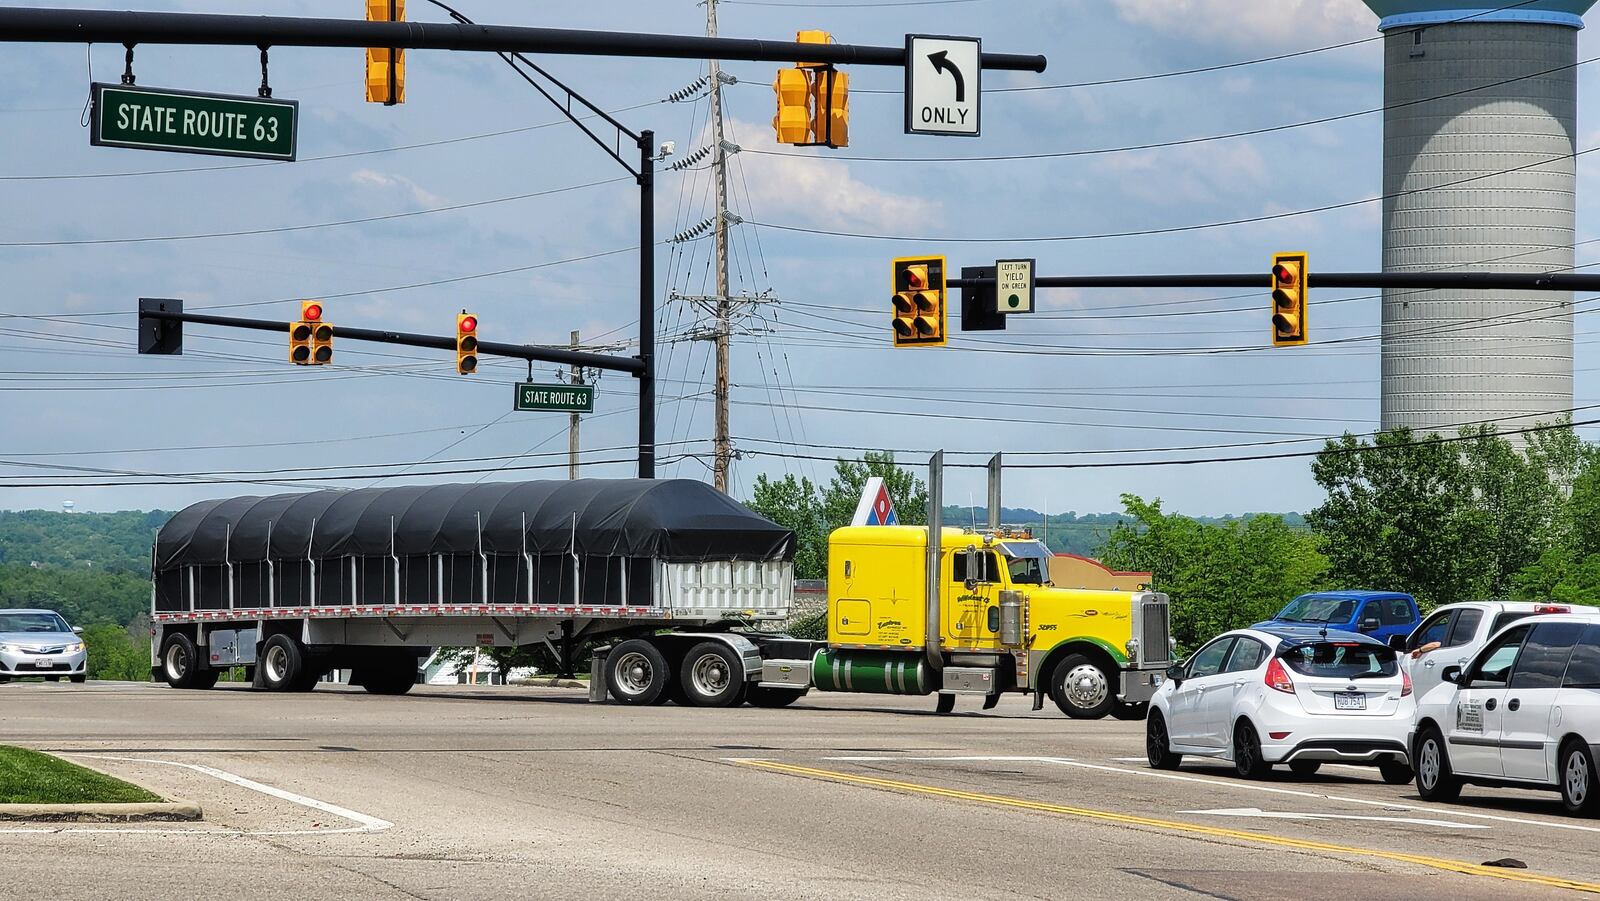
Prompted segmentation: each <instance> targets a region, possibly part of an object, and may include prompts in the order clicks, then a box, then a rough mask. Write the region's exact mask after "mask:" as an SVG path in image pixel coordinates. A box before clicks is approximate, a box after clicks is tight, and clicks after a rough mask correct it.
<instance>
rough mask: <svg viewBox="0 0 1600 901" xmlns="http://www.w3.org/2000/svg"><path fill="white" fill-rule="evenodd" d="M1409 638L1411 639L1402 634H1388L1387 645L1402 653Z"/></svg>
mask: <svg viewBox="0 0 1600 901" xmlns="http://www.w3.org/2000/svg"><path fill="white" fill-rule="evenodd" d="M1410 640H1411V639H1409V638H1407V637H1406V636H1404V635H1390V636H1389V647H1390V648H1392V649H1393V650H1396V651H1399V652H1400V653H1402V654H1403V653H1405V651H1406V644H1407V643H1409V642H1410Z"/></svg>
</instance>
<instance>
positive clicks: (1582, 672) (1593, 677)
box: [1561, 625, 1600, 688]
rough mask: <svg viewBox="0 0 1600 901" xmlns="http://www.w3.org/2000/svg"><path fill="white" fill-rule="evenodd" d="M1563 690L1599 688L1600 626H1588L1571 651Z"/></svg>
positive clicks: (1563, 681)
mask: <svg viewBox="0 0 1600 901" xmlns="http://www.w3.org/2000/svg"><path fill="white" fill-rule="evenodd" d="M1561 685H1562V687H1563V688H1600V625H1594V626H1589V627H1587V628H1585V629H1584V630H1583V636H1582V637H1581V638H1579V639H1578V646H1577V647H1575V648H1573V649H1572V659H1570V660H1569V661H1567V674H1566V678H1564V679H1563V680H1562V682H1561Z"/></svg>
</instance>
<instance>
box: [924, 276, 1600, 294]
mask: <svg viewBox="0 0 1600 901" xmlns="http://www.w3.org/2000/svg"><path fill="white" fill-rule="evenodd" d="M1271 283H1272V275H1271V274H1270V273H1266V272H1245V273H1223V274H1211V275H1207V274H1190V275H1045V276H1040V277H1038V278H1036V279H1034V284H1035V285H1037V286H1038V287H1040V288H1264V287H1271ZM947 284H948V285H949V286H950V287H952V288H989V287H993V286H994V284H995V280H994V279H993V278H992V277H990V278H953V279H950V280H949V281H948V282H947ZM1306 287H1307V288H1311V289H1316V288H1416V289H1420V290H1430V289H1455V290H1480V291H1508V290H1510V291H1600V275H1574V274H1571V273H1561V272H1532V273H1517V272H1312V273H1311V274H1309V275H1307V276H1306Z"/></svg>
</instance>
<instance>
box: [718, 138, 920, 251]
mask: <svg viewBox="0 0 1600 901" xmlns="http://www.w3.org/2000/svg"><path fill="white" fill-rule="evenodd" d="M735 129H736V133H737V134H738V135H739V136H740V141H739V144H740V146H741V147H743V148H745V149H746V150H777V151H781V152H784V153H795V154H800V155H796V156H769V155H767V154H763V153H746V154H742V155H741V156H740V160H739V161H740V162H741V163H742V164H743V165H744V167H745V169H746V170H747V172H748V175H749V191H750V202H751V205H752V207H754V212H755V214H756V218H757V219H761V220H766V221H773V222H800V221H803V222H805V223H807V224H810V225H825V226H833V227H837V226H852V227H871V228H893V227H899V228H905V227H907V224H908V223H915V222H918V221H928V220H930V219H931V218H932V217H934V216H936V215H938V213H939V204H938V203H935V202H930V201H926V200H923V199H922V198H919V197H912V196H909V195H906V194H896V193H894V192H892V191H886V190H883V189H881V188H875V187H873V186H872V185H869V184H867V183H866V182H863V181H861V180H860V179H857V178H856V177H855V176H854V175H852V174H851V172H850V167H849V165H848V164H847V163H844V162H842V161H839V160H826V159H821V158H819V157H817V156H813V155H812V154H813V153H815V151H806V150H802V149H800V148H795V147H789V146H788V145H784V146H782V147H779V146H778V145H777V143H776V142H775V140H774V138H773V135H772V127H771V126H770V125H767V126H762V125H757V124H754V123H750V122H737V123H735Z"/></svg>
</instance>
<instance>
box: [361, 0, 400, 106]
mask: <svg viewBox="0 0 1600 901" xmlns="http://www.w3.org/2000/svg"><path fill="white" fill-rule="evenodd" d="M405 20H406V0H367V21H368V22H404V21H405ZM367 102H368V103H381V104H383V105H384V106H394V105H395V104H397V103H405V102H406V51H405V48H403V47H368V48H367Z"/></svg>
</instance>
